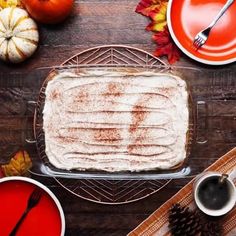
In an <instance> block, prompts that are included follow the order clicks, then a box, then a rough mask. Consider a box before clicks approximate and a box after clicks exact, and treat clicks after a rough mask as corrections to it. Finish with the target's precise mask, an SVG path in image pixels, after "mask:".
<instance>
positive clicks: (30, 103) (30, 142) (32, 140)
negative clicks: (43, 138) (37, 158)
mask: <svg viewBox="0 0 236 236" xmlns="http://www.w3.org/2000/svg"><path fill="white" fill-rule="evenodd" d="M36 105H37V102H35V101H27V108H26V111H28V109H29V107H30V106H34V107H35V106H36ZM34 119H35V117H34ZM28 121H29V118H27V122H26V123H27V124H26V126H27V127H26V133H27V135H26V138H25V142H26V143H29V144H34V143H36V140H35V139H34V138H28V137H27V136H28V132H27V131H28V124H29V123H30V122H28ZM31 126H32V122H31ZM32 127H33V126H32Z"/></svg>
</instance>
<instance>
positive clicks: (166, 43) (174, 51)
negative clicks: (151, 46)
mask: <svg viewBox="0 0 236 236" xmlns="http://www.w3.org/2000/svg"><path fill="white" fill-rule="evenodd" d="M153 40H154V41H155V42H156V44H157V49H156V51H155V52H154V55H155V56H157V57H160V56H167V58H168V61H169V63H170V64H173V63H175V62H176V61H178V60H179V58H180V55H181V52H180V50H179V49H178V48H177V46H176V45H175V44H174V42H173V40H172V38H171V36H170V32H169V30H168V28H167V27H165V29H164V31H161V32H157V33H156V34H154V35H153Z"/></svg>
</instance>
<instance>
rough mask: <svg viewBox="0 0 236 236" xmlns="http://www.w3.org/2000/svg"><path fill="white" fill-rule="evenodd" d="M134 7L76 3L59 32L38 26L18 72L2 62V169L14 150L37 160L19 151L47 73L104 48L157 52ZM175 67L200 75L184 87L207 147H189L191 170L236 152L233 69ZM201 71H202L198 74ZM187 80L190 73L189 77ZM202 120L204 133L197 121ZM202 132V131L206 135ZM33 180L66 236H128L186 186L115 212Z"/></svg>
mask: <svg viewBox="0 0 236 236" xmlns="http://www.w3.org/2000/svg"><path fill="white" fill-rule="evenodd" d="M137 3H138V1H137V0H135V1H134V0H130V1H125V0H119V1H118V0H109V1H108V0H81V1H76V4H75V7H74V10H73V13H72V15H71V17H70V18H69V19H68V20H67V21H65V22H64V23H63V24H60V25H57V26H45V25H40V26H39V29H40V46H39V48H38V50H37V52H36V53H35V54H34V56H33V57H32V58H31V59H29V60H27V61H26V62H24V63H23V64H20V65H14V66H13V65H8V64H4V63H2V62H0V103H1V106H0V154H1V155H0V163H6V162H8V160H9V157H10V155H11V153H13V152H14V151H15V149H16V147H17V148H18V147H22V146H25V148H26V149H27V151H29V152H30V154H31V156H32V157H33V158H37V153H36V149H35V146H34V145H33V146H32V145H28V144H27V145H25V142H24V139H25V137H26V136H30V133H31V130H32V125H31V124H32V116H33V109H32V107H28V108H27V105H26V102H27V101H28V100H36V99H37V95H38V92H39V88H40V86H41V83H42V82H43V79H44V78H45V77H46V75H47V73H48V72H49V69H44V70H36V69H37V68H39V67H48V66H55V65H59V64H61V63H62V62H63V61H65V60H66V59H67V58H68V57H70V56H72V55H74V54H76V53H78V52H81V51H82V50H84V49H87V48H90V47H94V46H99V45H104V44H125V45H130V46H134V47H138V48H141V49H144V50H146V51H148V52H153V51H154V50H155V44H154V43H153V42H152V40H151V33H150V32H146V31H145V30H144V28H145V26H146V25H147V23H148V19H146V18H145V17H143V16H141V15H138V14H136V13H135V12H134V10H135V6H136V5H137ZM176 65H181V66H192V67H195V68H198V69H199V70H200V72H197V73H199V74H198V79H197V80H194V81H190V84H191V88H192V91H193V96H194V99H196V100H204V101H206V102H207V107H208V113H205V114H202V117H201V119H200V120H199V123H200V124H199V127H200V129H201V130H200V133H201V134H202V133H204V134H207V137H208V142H207V143H205V144H203V145H200V144H196V145H195V146H194V147H193V150H192V154H191V160H192V161H194V163H196V165H195V166H194V168H195V169H196V170H197V171H201V170H203V169H204V168H205V167H207V166H208V165H210V164H211V163H213V162H214V160H216V159H217V158H218V157H220V156H221V155H223V154H224V153H226V152H227V151H229V150H230V149H231V148H233V147H235V146H236V65H235V63H234V64H231V65H228V66H223V67H209V66H205V65H202V64H199V63H197V62H194V61H193V60H191V59H189V58H187V57H186V56H183V58H182V59H181V61H180V62H178V63H177V64H176ZM204 69H207V72H206V71H203V70H204ZM185 76H189V78H190V80H191V73H189V74H188V73H187V72H186V75H185ZM203 121H206V123H207V126H205V124H203V123H202V122H203ZM206 127H207V128H206ZM34 178H35V179H37V180H39V181H41V182H42V183H44V184H46V185H47V186H48V187H49V188H50V189H51V190H52V191H53V192H54V193H55V194H56V195H57V196H58V198H59V200H60V202H61V204H62V207H63V209H64V211H65V216H66V235H68V236H70V235H72V236H73V235H82V236H83V235H84V236H90V235H101V236H106V235H107V236H108V235H109V236H111V235H114V236H120V235H126V234H127V233H128V232H129V231H131V230H132V229H133V228H135V227H136V226H137V225H138V224H139V223H141V221H143V220H144V219H145V218H146V217H148V215H149V214H150V213H152V212H153V211H154V210H155V209H156V208H158V206H160V205H161V204H162V203H164V202H165V201H166V200H167V199H168V198H170V197H171V196H172V195H173V194H174V193H176V192H177V191H178V190H179V189H180V188H181V187H182V186H183V185H184V184H186V183H187V182H188V181H189V179H184V180H175V181H173V182H172V183H171V184H169V185H168V186H167V187H166V188H165V189H163V190H162V191H160V192H159V193H157V194H154V195H152V196H150V197H148V198H146V199H144V200H141V201H138V202H135V203H131V204H128V205H121V206H103V205H99V204H95V203H91V202H88V201H85V200H82V199H80V198H78V197H76V196H73V195H72V194H70V193H69V192H66V191H64V190H63V189H62V188H61V187H60V186H58V184H57V183H56V182H55V181H54V180H53V179H49V178H39V177H34Z"/></svg>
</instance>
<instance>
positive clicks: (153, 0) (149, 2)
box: [135, 0, 167, 17]
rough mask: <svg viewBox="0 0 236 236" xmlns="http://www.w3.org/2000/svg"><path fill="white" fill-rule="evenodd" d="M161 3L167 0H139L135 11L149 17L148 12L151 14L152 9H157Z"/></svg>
mask: <svg viewBox="0 0 236 236" xmlns="http://www.w3.org/2000/svg"><path fill="white" fill-rule="evenodd" d="M163 3H166V4H167V0H141V1H140V2H139V4H138V5H137V7H136V10H135V11H136V12H137V13H140V14H142V15H144V16H148V17H150V14H152V12H153V11H154V12H155V11H158V9H160V7H161V5H162V4H163Z"/></svg>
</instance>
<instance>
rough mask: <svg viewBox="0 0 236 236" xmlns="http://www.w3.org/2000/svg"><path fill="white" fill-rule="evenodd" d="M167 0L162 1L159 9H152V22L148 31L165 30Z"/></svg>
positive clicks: (147, 28) (150, 15)
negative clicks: (165, 0)
mask: <svg viewBox="0 0 236 236" xmlns="http://www.w3.org/2000/svg"><path fill="white" fill-rule="evenodd" d="M166 12H167V2H162V3H161V4H160V6H159V8H158V9H155V10H154V11H151V12H150V14H149V17H150V18H151V19H152V22H151V23H150V24H149V25H148V26H147V27H146V30H148V31H163V30H164V28H165V26H166V25H167V20H166Z"/></svg>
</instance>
